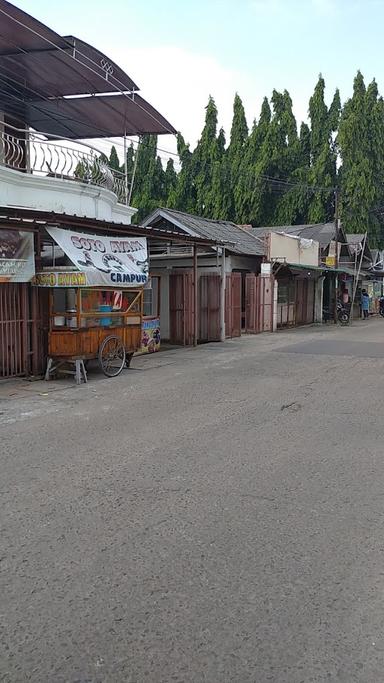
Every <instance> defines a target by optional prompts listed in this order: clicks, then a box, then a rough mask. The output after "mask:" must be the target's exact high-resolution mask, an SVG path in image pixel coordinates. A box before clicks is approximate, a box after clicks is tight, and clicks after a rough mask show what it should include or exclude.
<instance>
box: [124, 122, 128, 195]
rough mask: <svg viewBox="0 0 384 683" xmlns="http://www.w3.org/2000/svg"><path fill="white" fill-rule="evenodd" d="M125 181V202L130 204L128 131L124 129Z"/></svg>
mask: <svg viewBox="0 0 384 683" xmlns="http://www.w3.org/2000/svg"><path fill="white" fill-rule="evenodd" d="M124 176H125V178H124V182H125V203H126V205H127V206H128V159H127V131H124Z"/></svg>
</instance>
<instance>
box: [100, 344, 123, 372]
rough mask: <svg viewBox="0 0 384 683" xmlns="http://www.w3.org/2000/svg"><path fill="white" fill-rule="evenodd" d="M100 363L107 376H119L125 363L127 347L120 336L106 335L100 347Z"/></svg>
mask: <svg viewBox="0 0 384 683" xmlns="http://www.w3.org/2000/svg"><path fill="white" fill-rule="evenodd" d="M99 364H100V367H101V369H102V371H103V373H104V375H106V376H107V377H117V375H119V374H120V372H121V371H122V369H123V367H124V365H125V348H124V344H123V342H122V341H121V339H120V338H119V337H116V336H115V335H110V336H109V337H106V338H105V339H104V340H103V342H102V344H101V346H100V349H99Z"/></svg>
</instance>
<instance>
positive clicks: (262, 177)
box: [0, 9, 335, 193]
mask: <svg viewBox="0 0 384 683" xmlns="http://www.w3.org/2000/svg"><path fill="white" fill-rule="evenodd" d="M0 12H1V13H2V14H3V15H5V16H7V17H8V18H9V19H11V21H14V22H15V23H17V24H18V25H20V26H22V27H23V28H24V29H26V30H28V31H30V32H31V33H33V34H34V35H36V36H38V37H39V38H41V39H42V40H44V41H45V42H47V43H48V44H50V45H51V46H52V47H54V48H55V49H56V50H58V51H59V52H61V53H63V54H64V55H65V56H66V57H69V58H70V59H72V60H73V61H75V62H76V63H77V64H80V65H81V66H82V67H85V68H86V69H88V70H89V71H91V72H92V73H94V74H95V75H97V76H98V77H100V74H99V73H98V72H97V71H96V70H95V69H93V68H92V67H90V66H88V64H85V63H84V62H82V61H81V60H79V59H77V58H76V57H75V56H74V55H72V54H69V53H68V52H66V50H65V49H64V48H61V47H60V46H59V45H57V44H56V43H55V42H54V41H51V40H50V39H49V38H46V37H45V36H43V35H41V34H40V33H39V32H38V31H35V30H34V29H32V28H31V27H30V26H27V25H26V24H24V23H23V22H21V21H19V20H18V19H15V18H14V17H12V15H10V14H9V13H7V12H6V11H5V10H2V9H0ZM14 45H15V47H16V48H17V49H18V50H19V51H20V52H22V53H23V54H28V53H27V51H26V50H23V49H22V48H20V46H17V45H16V44H14ZM68 46H69V47H70V48H74V46H72V45H70V43H68ZM74 49H75V51H77V52H78V54H80V55H81V56H82V57H84V58H86V59H87V61H90V62H91V63H92V64H94V65H95V66H96V67H97V68H99V65H98V64H97V63H96V62H95V61H94V60H92V59H90V58H89V57H88V56H86V55H84V53H82V52H81V50H78V49H77V48H74ZM5 78H7V81H6V82H7V84H8V85H9V83H8V77H7V76H5ZM3 80H4V79H3ZM115 80H116V81H117V82H118V83H119V84H120V85H121V86H123V87H124V84H123V83H122V81H120V80H119V79H117V78H115ZM13 82H14V83H17V81H14V80H13ZM109 83H110V84H111V85H112V86H113V88H114V89H115V90H116V92H119V94H121V95H124V96H125V97H127V98H128V99H130V100H131V101H133V102H135V104H136V106H138V107H139V108H140V109H142V110H143V111H145V112H146V113H147V114H149V115H150V116H151V118H153V120H154V121H156V123H158V124H159V125H160V126H163V124H162V123H161V121H159V119H157V118H156V117H155V116H153V115H152V114H150V112H148V111H147V110H146V109H145V108H144V107H143V106H141V105H140V104H139V103H138V102H137V101H135V99H134V94H133V97H131V96H130V95H129V94H128V93H127V92H126V91H124V90H121V89H119V88H118V87H117V86H115V85H114V83H111V82H110V81H109ZM11 87H12V86H11ZM23 87H24V88H25V89H26V90H29V91H30V92H32V93H34V94H35V95H38V97H39V98H40V99H43V100H45V101H47V102H51V101H52V100H51V99H50V98H48V97H42V96H41V94H40V93H39V92H38V91H35V90H33V89H32V88H30V87H29V86H23ZM13 89H14V90H15V88H13ZM10 96H11V97H13V98H14V99H16V100H18V101H20V102H23V103H24V100H22V98H19V97H17V96H15V95H12V94H10ZM95 97H97V96H95ZM29 105H30V106H33V107H34V108H36V109H37V110H38V111H41V109H40V108H39V107H38V105H37V104H36V103H32V102H29ZM107 106H108V104H107ZM110 108H111V107H110ZM52 118H54V117H52ZM58 120H59V121H60V119H58ZM69 120H72V121H73V122H74V123H76V122H77V123H80V121H76V119H74V118H69ZM60 123H61V124H62V125H64V124H63V122H62V121H60ZM163 127H164V126H163ZM99 130H100V132H102V133H106V131H105V130H103V129H101V128H99ZM169 132H170V133H171V131H169ZM107 139H108V138H104V140H107ZM127 139H129V140H130V141H131V142H132V143H133V144H137V145H138V146H139V145H140V144H142V143H140V141H136V140H133V139H132V138H127ZM112 144H117V145H118V146H122V143H112ZM156 151H162V152H164V153H166V154H168V155H170V156H173V157H176V158H179V159H180V157H179V155H178V154H176V153H174V152H171V151H169V150H165V149H162V148H158V147H157V148H156ZM208 164H209V162H208ZM209 165H212V164H209ZM241 175H242V176H243V177H248V178H249V174H240V176H241ZM258 179H260V180H263V181H265V182H268V183H272V184H276V185H284V186H285V187H291V188H295V187H300V188H302V189H306V190H308V191H311V192H316V191H319V192H320V191H322V192H329V193H331V192H334V190H335V188H334V187H322V186H316V185H307V184H305V183H301V182H292V181H289V180H288V179H281V178H274V177H271V176H267V175H263V174H257V175H256V177H255V180H258Z"/></svg>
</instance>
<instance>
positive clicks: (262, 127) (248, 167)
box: [234, 97, 271, 223]
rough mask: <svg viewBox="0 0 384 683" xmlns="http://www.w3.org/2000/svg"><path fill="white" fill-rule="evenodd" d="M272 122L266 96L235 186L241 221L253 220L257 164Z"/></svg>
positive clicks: (254, 123)
mask: <svg viewBox="0 0 384 683" xmlns="http://www.w3.org/2000/svg"><path fill="white" fill-rule="evenodd" d="M270 123H271V108H270V106H269V101H268V99H267V98H266V97H265V98H264V100H263V103H262V106H261V112H260V117H259V121H258V122H257V121H256V119H255V120H254V121H253V126H252V130H251V134H250V135H249V137H248V139H247V140H246V142H245V145H244V153H243V159H242V161H241V164H240V168H239V175H238V181H237V183H236V186H235V188H234V200H235V213H236V220H237V221H238V222H240V223H249V222H250V220H251V214H252V202H253V198H254V190H255V186H256V184H257V174H258V167H257V165H258V161H259V158H260V150H261V147H262V145H263V143H264V141H265V139H266V137H267V134H268V130H269V125H270Z"/></svg>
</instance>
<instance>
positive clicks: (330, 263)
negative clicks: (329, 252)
mask: <svg viewBox="0 0 384 683" xmlns="http://www.w3.org/2000/svg"><path fill="white" fill-rule="evenodd" d="M325 265H326V266H328V267H329V268H333V267H334V266H335V265H336V257H335V256H327V257H326V259H325Z"/></svg>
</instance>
